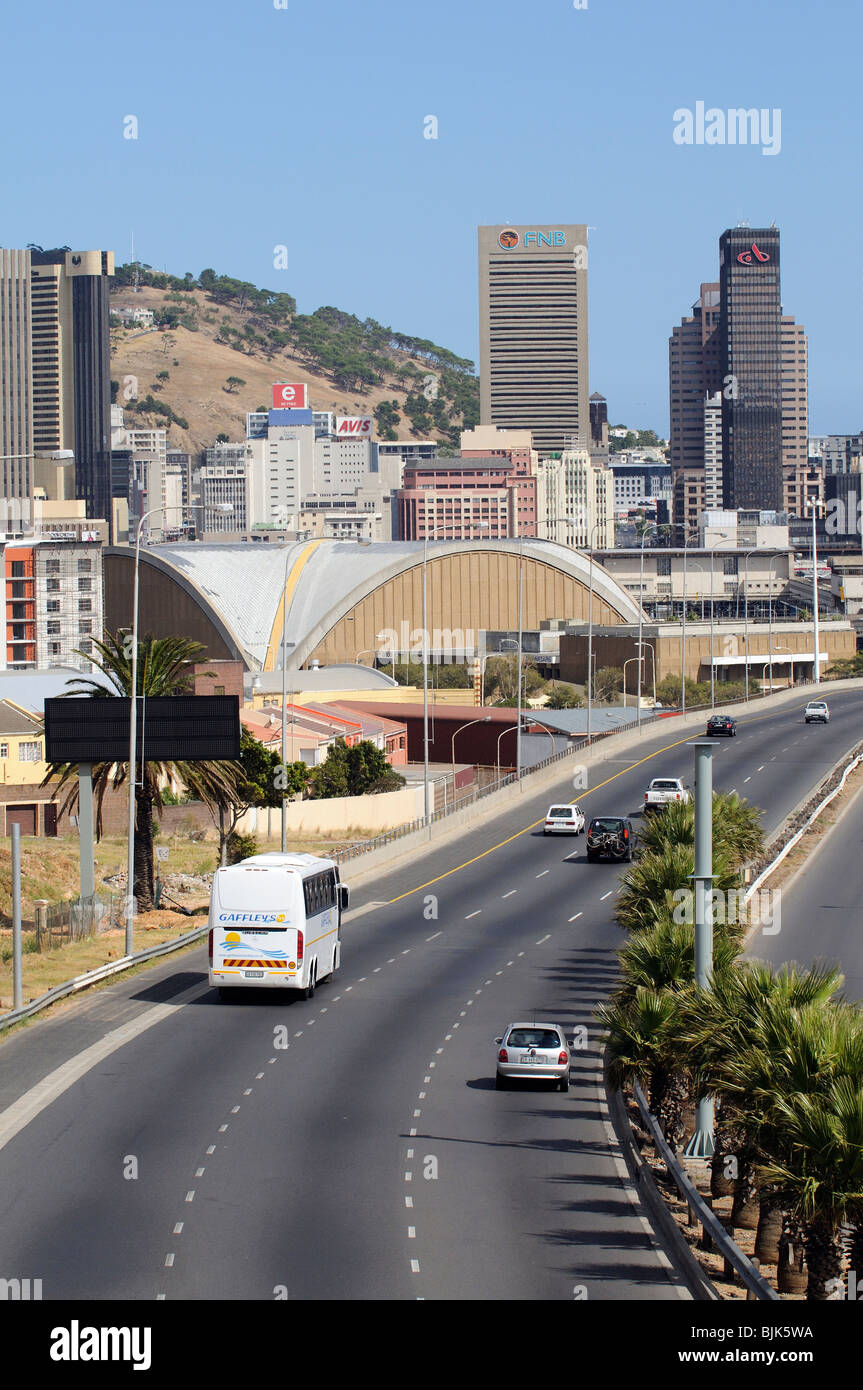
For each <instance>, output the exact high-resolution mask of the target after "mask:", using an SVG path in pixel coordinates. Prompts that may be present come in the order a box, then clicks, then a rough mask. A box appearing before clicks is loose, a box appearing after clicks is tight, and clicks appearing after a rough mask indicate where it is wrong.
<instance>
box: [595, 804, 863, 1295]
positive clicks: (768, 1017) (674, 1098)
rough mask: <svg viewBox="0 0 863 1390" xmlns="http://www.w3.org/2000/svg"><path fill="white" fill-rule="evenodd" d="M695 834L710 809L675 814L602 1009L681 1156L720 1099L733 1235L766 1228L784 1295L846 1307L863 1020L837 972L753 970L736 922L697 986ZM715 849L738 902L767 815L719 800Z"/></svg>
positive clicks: (647, 841) (636, 870) (621, 1080)
mask: <svg viewBox="0 0 863 1390" xmlns="http://www.w3.org/2000/svg"><path fill="white" fill-rule="evenodd" d="M693 837H694V808H693V807H692V805H691V804H685V803H674V804H673V805H671V806H669V807H667V808H666V809H665V810H664V811H662V812H660V813H659V814H657V815H655V816H653V817H652V818H651V820H650V823H649V824H648V825H647V826H645V829H644V833H643V836H642V838H641V841H640V845H639V849H638V853H637V859H636V862H635V863H634V864H633V866H632V869H631V870H630V871H629V872H628V873H627V874H625V875H624V876H623V879H622V882H621V892H620V895H619V899H618V907H617V919H618V922H619V923H620V925H621V926H622V927H623V928H624V929H625V930H626V931H627V933H628V940H627V942H626V943H625V945H623V946H622V947H621V949H620V951H619V953H618V954H619V958H620V968H621V974H622V980H621V983H620V985H619V987H618V988H617V990H616V991H615V992H614V994H613V995H612V996H611V997H610V998H609V1000H608V1001H607V1002H606V1003H605V1004H604V1005H602V1006H601V1007H600V1008H599V1010H598V1011H597V1016H598V1018H599V1020H600V1022H601V1023H602V1025H603V1026H604V1028H605V1032H606V1041H607V1061H608V1076H609V1081H610V1084H611V1085H612V1086H613V1087H615V1088H623V1087H625V1086H627V1085H628V1084H630V1083H632V1082H634V1081H638V1082H639V1083H640V1084H641V1085H642V1087H643V1088H644V1090H645V1092H646V1094H647V1096H648V1099H649V1103H650V1106H651V1109H652V1111H653V1113H654V1114H655V1115H656V1117H657V1119H658V1121H659V1123H660V1125H661V1127H662V1130H663V1133H664V1134H665V1136H666V1138H667V1140H668V1142H669V1144H670V1145H671V1147H672V1148H680V1146H681V1145H682V1144H683V1142H684V1139H685V1137H686V1135H687V1133H688V1132H691V1131H692V1128H693V1127H694V1107H695V1103H696V1102H697V1101H698V1100H699V1099H700V1098H701V1097H702V1096H706V1095H712V1096H714V1097H715V1099H716V1151H715V1154H714V1158H713V1160H712V1163H711V1193H712V1195H713V1196H714V1197H721V1196H724V1195H727V1194H729V1193H731V1194H733V1205H732V1212H731V1218H730V1224H731V1228H732V1230H734V1229H735V1228H740V1229H751V1230H756V1238H755V1254H756V1255H757V1256H758V1258H759V1260H760V1261H761V1262H762V1263H769V1264H775V1265H776V1266H777V1267H778V1285H779V1291H780V1292H786V1293H793V1292H803V1289H804V1288H805V1290H806V1296H807V1298H808V1299H811V1300H816V1301H821V1300H827V1299H831V1300H832V1299H839V1298H842V1297H843V1296H844V1286H843V1279H842V1276H843V1273H844V1271H845V1270H846V1268H851V1269H855V1270H860V1269H863V1015H861V1011H860V1009H859V1007H858V1006H857V1005H856V1004H851V1003H848V1002H847V1001H845V1000H844V999H843V998H842V997H841V994H840V991H841V988H842V983H843V981H842V976H841V975H840V974H839V973H838V972H837V971H836V970H835V969H834V968H833V967H831V966H829V965H824V964H816V965H813V966H812V967H811V968H809V969H805V968H803V967H802V966H799V965H797V964H792V965H787V966H783V967H781V968H779V969H776V968H774V967H773V966H771V965H767V964H763V963H760V962H757V961H753V960H749V959H744V958H743V955H742V950H743V940H744V935H745V931H746V922H745V920H742V919H744V918H745V913H739V912H736V911H734V912H731V911H729V912H725V913H718V914H716V917H717V920H715V922H714V958H713V973H712V977H711V982H710V987H709V988H708V989H703V990H702V989H698V988H696V986H695V928H694V925H693V924H692V923H691V922H686V921H685V920H679V919H680V917H681V913H680V911H679V902H680V897H679V896H678V898H677V899H675V896H674V895H675V892H676V891H677V892H678V894H679V890H681V889H688V888H689V887H690V884H691V879H690V875H691V874H692V872H693V869H694V846H693ZM713 849H714V870H715V873H716V875H717V877H716V879H715V881H714V886H715V887H716V888H718V889H720V890H722V894H723V896H722V898H721V900H720V901H722V902H734V901H735V899H734V898H733V897H732V896H731V895H732V893H733V892H734V891H735V890H740V889H742V887H743V874H742V870H743V868H744V866H745V864H746V863H747V862H749V861H751V860H752V859H753V858H755V857H756V856H757V855H758V854H759V853H760V852H761V850H762V834H761V829H760V825H759V812H758V811H757V809H756V808H755V807H753V806H751V805H750V804H749V803H747V802H746V801H745V800H742V799H741V798H738V797H737V796H734V795H730V794H716V795H715V796H714V807H713ZM736 901H739V900H736ZM676 909H677V910H676Z"/></svg>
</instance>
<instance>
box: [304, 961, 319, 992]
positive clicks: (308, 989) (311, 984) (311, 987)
mask: <svg viewBox="0 0 863 1390" xmlns="http://www.w3.org/2000/svg"><path fill="white" fill-rule="evenodd" d="M315 983H316V981H315V967H314V965H312V966H310V967H309V983H308V984H307V985H306V988H305V989H304V990H303V998H304V999H314V997H315Z"/></svg>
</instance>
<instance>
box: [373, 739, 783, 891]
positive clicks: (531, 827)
mask: <svg viewBox="0 0 863 1390" xmlns="http://www.w3.org/2000/svg"><path fill="white" fill-rule="evenodd" d="M770 717H771V716H770V715H769V714H759V715H757V716H756V717H755V719H750V720H749V721H748V722H749V723H750V724H757V723H758V722H759V721H760V720H762V719H769V718H770ZM708 718H709V716H708ZM703 737H704V735H703V734H696V733H691V734H687V736H686V738H679V739H677V740H676V741H675V742H674V743H666V744H665V745H664V747H662V748H657V749H656V751H655V752H653V753H648V754H647V755H646V756H645V757H643V758H639V759H638V760H637V762H634V763H630V764H629V767H622V768H621V769H620V771H619V772H615V773H613V774H612V776H611V777H606V779H605V781H604V782H598V783H597V784H596V786H595V787H591V788H590V790H589V791H586V792H582V793H581V795H580V796H579V797H578V800H579V802H581V801H586V800H587V798H588V797H589V796H592V795H593V793H594V792H598V791H600V789H601V788H602V787H607V786H608V784H609V782H615V781H616V780H617V778H618V777H622V776H623V774H624V773H625V772H631V771H632V769H633V768H634V767H641V764H642V763H649V762H650V760H651V758H658V757H659V755H660V753H667V752H668V750H669V748H679V747H680V745H681V744H683V743H691V742H692V740H693V739H694V738H703ZM544 823H545V816H540V818H539V820H535V821H531V823H530V825H525V826H524V827H523V828H522V829H521V830H517V831H516V832H515V834H514V835H508V836H507V838H506V839H505V840H501V841H500V842H499V843H498V844H496V845H492V846H491V847H490V848H489V849H484V850H483V851H482V853H481V854H475V855H474V857H473V859H466V860H465V861H464V863H463V864H457V865H456V866H455V868H454V869H447V871H446V873H444V874H438V876H437V878H430V879H428V880H427V882H425V883H420V884H419V885H418V887H416V888H409V889H408V890H407V892H406V893H399V894H398V895H397V896H396V897H395V898H389V899H388V903H387V905H389V904H390V903H397V902H401V900H402V898H409V897H410V896H411V894H412V893H421V892H422V890H423V889H424V888H430V887H431V885H432V884H433V883H440V881H441V879H444V878H449V876H450V874H457V873H458V872H459V871H460V870H461V869H467V868H468V867H469V866H470V865H471V864H476V863H477V861H478V860H480V859H485V857H486V855H487V854H494V852H495V850H498V849H503V847H504V845H509V844H512V842H513V840H517V839H518V838H519V836H520V835H526V834H527V832H528V831H529V830H535V829H536V827H537V826H538V825H543V824H544Z"/></svg>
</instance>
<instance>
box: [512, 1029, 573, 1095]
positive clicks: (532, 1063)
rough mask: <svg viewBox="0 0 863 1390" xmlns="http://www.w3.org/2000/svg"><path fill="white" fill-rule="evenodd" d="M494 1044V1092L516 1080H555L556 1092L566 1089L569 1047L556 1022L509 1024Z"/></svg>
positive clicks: (567, 1087)
mask: <svg viewBox="0 0 863 1390" xmlns="http://www.w3.org/2000/svg"><path fill="white" fill-rule="evenodd" d="M495 1042H496V1043H497V1045H498V1047H499V1049H500V1051H499V1052H498V1054H497V1071H496V1072H495V1078H494V1084H495V1089H496V1090H498V1091H503V1090H505V1089H506V1083H507V1081H512V1080H516V1079H518V1080H523V1081H534V1080H537V1081H554V1082H555V1083H556V1085H557V1089H558V1090H559V1091H568V1090H569V1045H568V1043H567V1041H566V1034H565V1033H564V1031H563V1029H562V1027H561V1026H560V1024H559V1023H511V1024H510V1025H509V1027H508V1028H507V1029H506V1031H505V1033H504V1034H503V1036H502V1037H500V1038H495Z"/></svg>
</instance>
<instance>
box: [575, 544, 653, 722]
mask: <svg viewBox="0 0 863 1390" xmlns="http://www.w3.org/2000/svg"><path fill="white" fill-rule="evenodd" d="M605 524H606V523H605V522H604V521H596V522H594V524H593V526H592V527H591V529H590V535H589V536H588V538H587V552H588V561H587V565H588V576H589V589H588V600H587V731H586V732H587V742H588V744H589V743H590V723H591V715H592V714H593V695H592V686H593V538H594V536H595V535H596V533H597V531H598V530H599V528H600V526H604V525H605ZM642 563H643V557H642ZM640 603H641V594H640V593H639V606H640Z"/></svg>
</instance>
